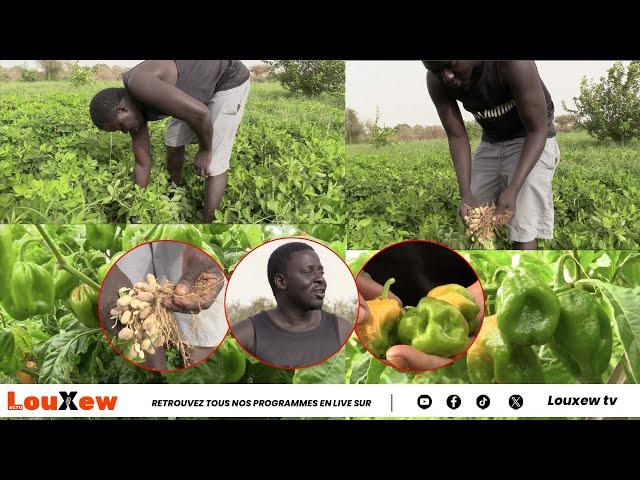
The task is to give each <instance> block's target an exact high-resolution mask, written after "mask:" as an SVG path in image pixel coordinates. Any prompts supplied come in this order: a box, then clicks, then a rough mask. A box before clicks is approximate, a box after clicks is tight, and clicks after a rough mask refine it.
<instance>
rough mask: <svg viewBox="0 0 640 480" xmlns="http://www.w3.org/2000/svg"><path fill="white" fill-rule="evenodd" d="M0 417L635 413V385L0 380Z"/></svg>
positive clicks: (639, 391)
mask: <svg viewBox="0 0 640 480" xmlns="http://www.w3.org/2000/svg"><path fill="white" fill-rule="evenodd" d="M0 417H2V418H8V417H331V418H345V417H348V418H353V417H379V418H380V417H578V418H592V417H623V418H627V417H639V418H640V385H0Z"/></svg>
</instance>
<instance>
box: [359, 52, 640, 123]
mask: <svg viewBox="0 0 640 480" xmlns="http://www.w3.org/2000/svg"><path fill="white" fill-rule="evenodd" d="M613 63H614V62H613V61H538V62H536V64H537V65H538V71H539V72H540V76H541V78H542V81H543V82H544V83H545V85H546V86H547V89H548V90H549V92H550V93H551V98H552V99H553V103H554V105H555V112H556V115H562V114H563V113H567V112H565V111H564V110H563V109H562V100H564V101H565V102H566V103H567V105H568V106H569V107H573V106H574V105H573V100H572V99H573V97H577V96H578V93H579V92H578V89H579V86H580V80H581V79H582V77H583V76H585V75H586V76H587V77H588V78H591V79H594V80H598V79H599V78H600V77H601V76H603V75H605V74H606V71H607V69H608V68H609V67H611V65H612V64H613ZM625 63H629V62H625ZM346 82H347V85H346V104H347V107H348V108H352V109H354V110H355V111H356V112H357V113H358V117H359V118H360V119H361V120H375V117H376V105H377V106H378V107H379V108H380V119H381V124H382V125H384V126H387V127H393V126H395V125H397V124H399V123H406V124H409V125H440V120H439V119H438V114H437V113H436V109H435V107H434V106H433V103H432V102H431V99H430V98H429V94H428V93H427V86H426V69H425V67H424V65H423V64H422V62H421V61H419V60H418V61H349V62H347V79H346ZM460 110H461V111H462V116H463V117H464V118H465V119H466V120H472V119H473V117H472V116H471V114H469V113H467V112H465V110H464V109H463V108H460Z"/></svg>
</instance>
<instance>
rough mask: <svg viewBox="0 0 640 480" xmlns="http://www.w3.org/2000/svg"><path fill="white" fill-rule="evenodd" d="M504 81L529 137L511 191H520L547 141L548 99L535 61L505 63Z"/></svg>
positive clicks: (526, 139) (526, 138) (510, 186)
mask: <svg viewBox="0 0 640 480" xmlns="http://www.w3.org/2000/svg"><path fill="white" fill-rule="evenodd" d="M501 67H502V69H501V72H502V79H503V81H504V83H505V86H507V88H509V90H510V91H511V94H512V95H513V99H514V101H515V102H516V107H517V108H518V113H519V115H520V119H521V120H522V123H523V124H524V127H525V129H526V137H525V141H524V145H523V147H522V153H521V155H520V160H519V162H518V166H517V167H516V170H515V172H514V175H513V178H512V180H511V183H510V185H509V188H512V189H514V190H515V191H516V192H518V191H519V190H520V188H521V187H522V185H523V184H524V182H525V180H526V179H527V176H528V175H529V173H530V172H531V170H532V169H533V167H534V165H535V164H536V162H537V161H538V159H539V158H540V155H541V154H542V151H543V150H544V146H545V143H546V141H547V100H546V98H545V96H544V91H543V90H542V84H541V82H540V77H539V75H538V70H537V68H536V65H535V63H534V62H533V61H505V62H502V65H501Z"/></svg>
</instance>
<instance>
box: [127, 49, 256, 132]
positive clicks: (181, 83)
mask: <svg viewBox="0 0 640 480" xmlns="http://www.w3.org/2000/svg"><path fill="white" fill-rule="evenodd" d="M175 62H176V66H177V68H178V82H177V83H176V88H178V89H180V90H182V91H183V92H185V93H186V94H188V95H190V96H191V97H193V98H195V99H196V100H199V101H200V102H202V103H205V104H206V103H209V102H210V101H211V99H212V98H213V95H214V94H215V93H216V92H222V91H224V90H230V89H232V88H235V87H239V86H240V85H242V84H243V83H244V82H246V81H247V80H248V79H249V76H250V74H249V70H247V67H245V66H244V64H243V63H242V62H241V61H240V60H175ZM142 63H144V62H142ZM139 65H142V64H139ZM139 65H136V66H135V67H133V68H132V69H131V70H128V71H126V72H125V73H123V74H122V81H123V83H124V86H125V87H127V86H128V84H129V79H130V77H131V75H132V74H134V72H135V70H136V68H137V67H138V66H139ZM142 110H143V112H144V114H145V117H146V118H147V120H160V119H162V118H165V117H166V116H167V114H166V113H163V112H160V111H158V110H156V109H155V108H153V107H151V106H149V105H144V104H142Z"/></svg>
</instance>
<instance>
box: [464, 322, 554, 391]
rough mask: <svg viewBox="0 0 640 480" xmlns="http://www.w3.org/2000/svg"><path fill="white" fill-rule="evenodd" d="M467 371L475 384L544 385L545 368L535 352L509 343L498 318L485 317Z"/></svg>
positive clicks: (468, 359) (528, 347) (468, 358)
mask: <svg viewBox="0 0 640 480" xmlns="http://www.w3.org/2000/svg"><path fill="white" fill-rule="evenodd" d="M467 370H468V372H469V379H470V380H471V382H472V383H544V375H543V373H542V366H541V365H540V360H539V358H538V356H537V355H536V354H535V352H534V351H533V349H532V348H531V347H530V346H518V345H513V344H511V343H509V342H508V341H507V340H506V339H505V337H504V335H503V334H502V333H501V332H500V329H499V328H498V324H497V321H496V316H495V315H492V316H490V317H485V319H484V322H483V323H482V328H481V329H480V333H479V334H478V337H477V338H476V340H475V342H473V344H472V345H471V347H470V348H469V350H468V351H467Z"/></svg>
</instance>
